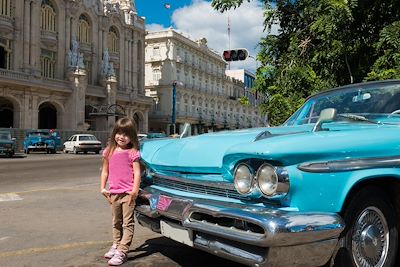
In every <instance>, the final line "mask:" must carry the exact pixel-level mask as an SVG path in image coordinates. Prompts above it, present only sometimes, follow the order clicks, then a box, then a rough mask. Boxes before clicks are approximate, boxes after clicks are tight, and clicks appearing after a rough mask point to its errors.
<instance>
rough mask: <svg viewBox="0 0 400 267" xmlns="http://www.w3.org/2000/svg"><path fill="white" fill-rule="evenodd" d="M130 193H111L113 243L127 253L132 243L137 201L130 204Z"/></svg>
mask: <svg viewBox="0 0 400 267" xmlns="http://www.w3.org/2000/svg"><path fill="white" fill-rule="evenodd" d="M128 202H129V194H111V211H112V224H113V243H114V244H116V245H117V249H118V250H119V251H121V252H124V253H125V254H127V253H128V251H129V246H130V245H131V243H132V238H133V232H134V229H135V221H134V218H133V209H134V208H135V201H132V203H131V205H128Z"/></svg>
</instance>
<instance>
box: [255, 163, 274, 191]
mask: <svg viewBox="0 0 400 267" xmlns="http://www.w3.org/2000/svg"><path fill="white" fill-rule="evenodd" d="M256 180H257V187H258V188H259V189H260V192H261V193H262V194H263V195H265V196H267V197H270V196H273V195H275V193H276V190H277V188H278V174H277V173H276V168H275V167H274V166H272V165H271V164H269V163H264V164H262V165H261V166H260V167H259V168H258V170H257V173H256Z"/></svg>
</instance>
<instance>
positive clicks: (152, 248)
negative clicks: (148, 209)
mask: <svg viewBox="0 0 400 267" xmlns="http://www.w3.org/2000/svg"><path fill="white" fill-rule="evenodd" d="M100 165H101V157H100V156H99V155H94V154H88V155H83V154H82V155H71V154H62V153H57V154H48V155H47V154H40V153H33V154H29V155H28V156H27V157H26V156H25V155H23V154H18V155H16V157H14V158H11V159H8V158H0V266H2V267H9V266H10V267H13V266H18V267H19V266H27V267H28V266H29V267H36V266H85V267H88V266H107V261H106V260H105V259H104V258H103V254H104V253H105V252H106V251H107V250H108V248H109V246H110V245H111V211H110V209H109V206H108V204H107V203H106V201H105V199H104V198H103V197H102V196H101V195H100V193H99V189H98V188H99V175H100ZM128 256H129V259H128V262H127V263H125V264H124V265H123V266H166V267H169V266H171V267H173V266H190V267H192V266H193V267H197V266H199V267H200V266H201V267H204V266H221V267H223V266H229V267H239V266H242V265H239V264H236V263H233V262H230V261H227V260H224V259H220V258H218V257H215V256H213V255H210V254H208V253H205V252H201V251H198V250H195V249H192V248H190V247H187V246H185V245H182V244H180V243H177V242H174V241H171V240H169V239H167V238H164V237H162V236H161V235H158V234H155V233H152V232H151V231H149V230H148V229H145V228H143V227H141V226H139V225H137V226H136V229H135V236H134V240H133V244H132V245H131V251H130V253H129V255H128Z"/></svg>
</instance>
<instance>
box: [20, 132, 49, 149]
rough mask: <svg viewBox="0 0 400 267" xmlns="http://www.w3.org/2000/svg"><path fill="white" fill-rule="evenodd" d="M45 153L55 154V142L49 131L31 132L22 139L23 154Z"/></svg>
mask: <svg viewBox="0 0 400 267" xmlns="http://www.w3.org/2000/svg"><path fill="white" fill-rule="evenodd" d="M31 151H45V152H47V154H49V153H52V154H54V153H56V142H55V140H54V138H53V136H51V134H50V131H49V130H31V131H28V132H27V133H26V136H25V139H24V152H25V153H26V154H29V153H30V152H31Z"/></svg>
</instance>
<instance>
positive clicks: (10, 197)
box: [0, 193, 23, 202]
mask: <svg viewBox="0 0 400 267" xmlns="http://www.w3.org/2000/svg"><path fill="white" fill-rule="evenodd" d="M22 199H23V198H22V197H20V196H19V195H18V194H16V193H5V194H0V202H2V201H16V200H22Z"/></svg>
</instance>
